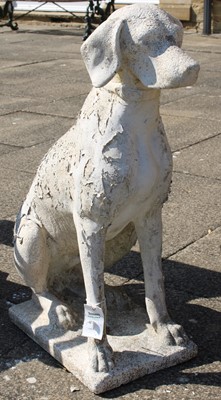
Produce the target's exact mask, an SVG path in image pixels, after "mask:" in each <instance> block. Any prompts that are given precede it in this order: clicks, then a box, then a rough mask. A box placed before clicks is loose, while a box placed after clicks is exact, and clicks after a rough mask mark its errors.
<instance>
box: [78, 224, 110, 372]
mask: <svg viewBox="0 0 221 400" xmlns="http://www.w3.org/2000/svg"><path fill="white" fill-rule="evenodd" d="M75 226H76V230H77V236H78V246H79V252H80V259H81V265H82V270H83V276H84V284H85V290H86V296H87V305H88V306H89V307H92V309H96V308H97V307H98V311H99V309H101V310H102V312H103V316H104V325H103V332H102V337H101V338H100V339H96V338H94V337H88V352H89V368H92V370H93V371H95V372H108V371H109V370H110V369H112V367H113V361H112V356H113V352H112V349H111V347H110V345H109V343H108V341H107V336H106V302H105V295H104V252H105V229H104V228H103V227H101V226H99V225H98V224H97V223H94V222H93V221H91V220H89V219H81V218H75Z"/></svg>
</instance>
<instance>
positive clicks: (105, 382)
mask: <svg viewBox="0 0 221 400" xmlns="http://www.w3.org/2000/svg"><path fill="white" fill-rule="evenodd" d="M60 305H61V303H59V302H58V301H56V300H53V302H50V301H48V308H47V309H45V310H44V311H42V309H41V308H40V307H38V306H37V305H36V303H35V302H34V301H33V300H30V301H27V302H25V303H21V304H18V305H15V306H13V307H11V309H10V317H11V319H12V321H13V322H14V323H15V324H16V325H17V326H18V327H19V328H21V329H22V330H23V331H24V332H25V333H26V334H27V335H28V336H30V337H31V338H32V339H33V340H34V341H35V342H37V343H38V344H39V345H40V346H41V347H43V348H44V349H45V350H46V351H47V352H49V353H50V354H51V355H52V357H54V358H55V359H56V360H58V361H59V362H60V363H61V364H62V365H63V366H64V367H65V368H66V369H67V370H68V371H70V372H71V373H72V374H73V375H74V376H76V377H77V378H78V379H79V380H80V381H81V382H82V383H83V384H84V385H85V386H87V387H88V388H89V389H90V390H91V391H92V392H94V393H96V394H99V393H102V392H105V391H107V390H110V389H114V388H116V387H119V386H121V385H123V384H126V383H128V382H131V381H133V380H135V379H137V378H140V377H142V376H144V375H146V374H150V373H153V372H155V371H158V370H160V369H164V368H168V367H171V366H173V365H176V364H179V363H182V362H184V361H187V360H189V359H191V358H192V357H194V356H195V355H196V353H197V347H196V345H195V344H194V343H192V342H189V343H188V344H187V346H186V347H179V346H167V347H162V346H161V345H160V343H158V340H157V336H156V334H155V333H154V331H153V330H152V328H151V327H150V326H149V324H145V322H144V321H146V320H147V317H146V312H145V309H143V308H141V307H138V308H136V309H133V310H130V311H128V310H126V311H123V312H120V315H118V316H117V317H116V311H115V312H114V311H113V310H112V311H111V312H110V313H109V315H108V317H109V318H108V326H111V334H110V335H108V341H109V343H110V345H111V346H112V348H113V350H114V360H115V368H114V369H113V370H112V371H111V372H110V373H101V372H99V373H96V372H94V373H92V372H91V370H88V369H87V368H88V352H87V341H86V338H84V337H82V336H81V328H82V324H81V321H82V316H80V318H79V322H78V323H76V325H75V326H74V327H73V328H72V330H67V329H65V328H62V327H61V326H58V325H57V314H56V309H57V307H59V306H60Z"/></svg>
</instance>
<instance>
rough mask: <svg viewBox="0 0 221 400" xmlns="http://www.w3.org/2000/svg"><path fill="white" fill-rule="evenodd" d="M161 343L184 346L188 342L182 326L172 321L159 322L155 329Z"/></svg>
mask: <svg viewBox="0 0 221 400" xmlns="http://www.w3.org/2000/svg"><path fill="white" fill-rule="evenodd" d="M155 331H156V333H157V335H158V336H159V339H160V341H161V343H162V344H164V345H167V346H181V347H182V346H185V345H186V344H187V343H188V342H189V338H188V336H187V335H186V333H185V331H184V329H183V327H182V326H181V325H178V324H176V323H174V322H172V321H170V322H167V323H164V324H159V325H158V326H157V327H156V329H155Z"/></svg>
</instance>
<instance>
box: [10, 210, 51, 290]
mask: <svg viewBox="0 0 221 400" xmlns="http://www.w3.org/2000/svg"><path fill="white" fill-rule="evenodd" d="M14 261H15V266H16V268H17V270H18V272H19V274H20V275H21V276H22V278H23V280H24V281H25V283H26V284H27V285H28V286H30V287H31V288H32V290H33V291H34V292H35V293H43V292H44V291H46V289H47V274H48V268H49V254H48V249H47V243H46V232H45V231H44V228H42V227H41V226H39V225H38V224H37V223H36V222H35V221H33V220H31V219H29V218H28V217H26V216H23V217H22V218H21V220H20V224H19V226H18V229H17V232H15V243H14Z"/></svg>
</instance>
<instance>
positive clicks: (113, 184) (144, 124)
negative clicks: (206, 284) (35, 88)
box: [14, 5, 199, 371]
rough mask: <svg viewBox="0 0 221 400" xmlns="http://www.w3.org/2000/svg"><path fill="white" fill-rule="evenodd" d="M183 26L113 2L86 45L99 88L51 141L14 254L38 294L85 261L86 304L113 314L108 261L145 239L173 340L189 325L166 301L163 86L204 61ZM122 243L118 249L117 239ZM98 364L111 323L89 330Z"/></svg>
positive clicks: (166, 334)
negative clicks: (186, 44)
mask: <svg viewBox="0 0 221 400" xmlns="http://www.w3.org/2000/svg"><path fill="white" fill-rule="evenodd" d="M181 43H182V26H181V24H180V22H179V21H177V20H176V19H175V18H173V17H171V16H170V15H168V14H167V13H166V12H164V11H162V10H160V9H159V8H158V7H156V6H150V5H132V6H128V7H125V8H123V9H120V10H118V11H116V12H114V13H113V14H112V15H111V16H110V18H108V20H107V21H106V22H104V23H103V24H102V25H100V26H99V27H98V28H97V29H96V30H95V31H94V33H93V34H92V35H91V36H90V37H89V38H88V39H87V40H86V41H85V42H84V44H83V45H82V47H81V53H82V57H83V60H84V62H85V64H86V67H87V70H88V72H89V75H90V78H91V80H92V84H93V88H92V90H91V92H90V94H89V95H88V97H87V99H86V101H85V103H84V105H83V108H82V110H81V113H80V115H79V117H78V119H77V122H76V124H75V126H73V127H72V128H71V129H70V130H69V131H68V132H67V133H66V134H65V135H64V136H63V137H61V138H60V139H59V140H58V141H57V143H55V145H54V146H53V147H52V148H51V149H50V150H49V151H48V153H47V154H46V156H45V157H44V159H43V161H42V162H41V164H40V167H39V168H38V171H37V174H36V177H35V179H34V181H33V184H32V186H31V188H30V191H29V193H28V195H27V198H26V200H25V202H24V204H23V206H22V208H21V210H20V212H19V215H18V217H17V221H16V226H15V253H14V254H15V263H16V266H17V269H18V271H19V272H20V273H21V275H22V276H23V278H24V280H25V282H26V284H27V285H29V286H30V287H31V288H32V289H33V291H34V293H35V296H38V297H39V298H40V297H41V298H44V296H46V297H47V295H48V294H47V292H48V290H49V289H50V282H51V280H52V279H53V277H55V276H56V274H58V275H59V273H60V274H62V269H63V268H72V269H73V268H75V265H77V264H79V259H80V263H81V267H82V271H83V277H84V284H85V290H86V296H87V304H88V305H89V306H92V307H99V309H101V310H102V311H103V314H104V320H105V319H106V306H105V293H104V267H105V264H107V263H108V262H110V260H111V262H112V261H115V260H116V259H119V258H120V257H122V255H123V254H125V253H127V252H128V251H129V250H130V248H131V246H132V245H133V244H134V240H135V239H136V236H137V238H138V241H139V245H140V250H141V256H142V262H143V269H144V278H145V301H146V308H147V313H148V315H149V319H150V323H151V325H152V326H153V328H154V329H155V331H156V332H157V334H158V335H159V336H160V337H161V340H162V342H164V343H167V344H172V345H174V344H178V345H180V344H182V343H183V341H184V340H185V339H186V337H185V334H184V332H183V331H182V328H181V327H180V326H178V325H176V324H175V323H173V322H172V321H171V319H170V317H169V315H168V311H167V308H166V304H165V293H164V285H163V276H162V270H161V245H162V226H161V225H162V222H161V210H162V205H163V203H164V201H165V200H166V199H167V196H168V191H169V188H170V183H171V173H172V157H171V151H170V148H169V145H168V142H167V139H166V136H165V132H164V128H163V125H162V121H161V118H160V115H159V99H160V90H161V89H164V88H166V89H167V88H177V87H181V86H187V85H192V84H193V83H194V82H195V81H196V79H197V75H198V71H199V66H198V64H197V63H196V62H195V61H193V60H192V59H191V58H190V57H189V56H188V55H187V54H185V53H184V52H183V51H182V50H181V48H180V47H181ZM118 247H119V250H118V251H117V252H116V253H115V254H114V255H113V254H112V249H113V248H118ZM88 341H89V351H90V355H91V358H90V363H91V368H92V369H93V370H94V371H109V370H110V369H111V368H112V366H113V360H112V350H111V348H110V346H109V344H108V341H107V336H106V330H105V324H104V328H103V333H102V338H101V339H95V338H90V339H89V340H88Z"/></svg>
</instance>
